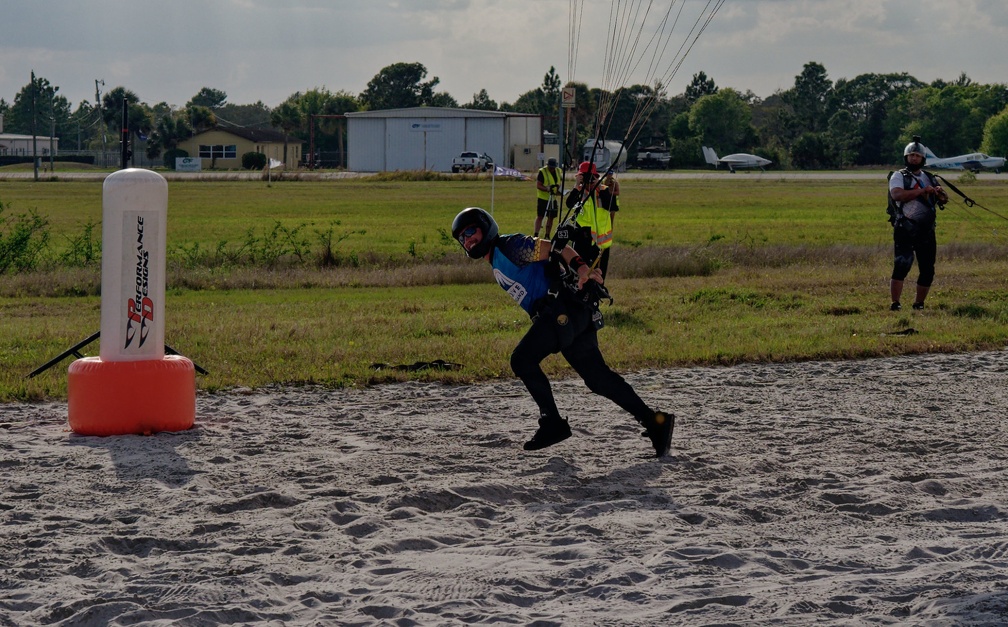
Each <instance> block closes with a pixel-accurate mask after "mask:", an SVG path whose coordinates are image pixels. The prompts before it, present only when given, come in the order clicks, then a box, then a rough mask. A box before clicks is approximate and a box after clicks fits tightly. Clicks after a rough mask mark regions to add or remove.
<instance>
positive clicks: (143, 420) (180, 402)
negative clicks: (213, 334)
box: [67, 355, 196, 435]
mask: <svg viewBox="0 0 1008 627" xmlns="http://www.w3.org/2000/svg"><path fill="white" fill-rule="evenodd" d="M67 401H68V405H69V422H70V428H71V429H73V431H74V433H79V434H81V435H127V434H144V435H147V434H151V433H157V432H158V431H184V430H186V429H189V428H190V427H192V426H193V423H194V422H195V421H196V370H195V367H194V366H193V362H192V361H190V360H189V359H187V358H185V357H182V356H181V355H166V356H165V357H163V358H162V359H147V360H143V361H102V360H101V358H100V357H84V358H82V359H78V360H76V361H74V362H73V363H71V364H70V371H69V376H68V378H67Z"/></svg>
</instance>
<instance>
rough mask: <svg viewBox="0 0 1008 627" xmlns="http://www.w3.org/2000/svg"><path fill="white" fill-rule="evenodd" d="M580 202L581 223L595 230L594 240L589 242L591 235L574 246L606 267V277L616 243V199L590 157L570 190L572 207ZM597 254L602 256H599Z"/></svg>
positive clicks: (570, 205) (582, 165)
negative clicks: (613, 244) (610, 209)
mask: <svg viewBox="0 0 1008 627" xmlns="http://www.w3.org/2000/svg"><path fill="white" fill-rule="evenodd" d="M578 202H582V203H583V204H582V205H581V212H580V213H579V214H578V216H577V223H578V226H581V227H583V228H584V229H586V230H590V231H591V242H586V241H585V240H586V239H587V238H584V239H578V240H577V241H575V243H574V249H575V250H577V252H578V254H580V255H581V256H583V257H586V258H588V259H590V260H591V263H592V265H593V266H595V267H597V268H598V269H599V270H601V271H602V280H603V281H604V280H605V277H606V274H607V273H608V271H609V249H610V248H611V247H612V243H613V230H612V213H611V212H610V211H609V210H608V209H607V207H610V206H611V205H612V202H613V200H612V192H611V191H610V190H609V189H608V188H606V189H602V187H601V186H600V185H599V174H598V170H597V169H596V168H595V164H594V163H590V162H588V161H584V162H582V163H581V165H580V166H578V174H577V181H576V184H575V186H574V189H572V190H571V193H569V194H567V201H566V203H567V207H568V208H574V207H575V206H576V205H577V204H578ZM589 249H590V250H591V252H589ZM596 256H598V257H599V258H598V259H597V260H596Z"/></svg>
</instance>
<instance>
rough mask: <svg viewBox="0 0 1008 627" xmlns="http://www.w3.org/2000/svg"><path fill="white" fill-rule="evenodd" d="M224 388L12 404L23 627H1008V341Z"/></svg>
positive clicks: (10, 475)
mask: <svg viewBox="0 0 1008 627" xmlns="http://www.w3.org/2000/svg"><path fill="white" fill-rule="evenodd" d="M627 379H628V380H629V381H631V383H633V384H634V385H635V386H636V387H637V388H638V390H639V391H640V392H641V394H642V396H644V398H645V399H646V400H647V401H649V402H650V403H652V404H653V405H655V406H658V407H660V408H663V409H669V410H672V411H674V412H675V413H676V415H677V426H676V436H675V439H674V441H673V453H672V455H671V456H670V457H668V458H666V459H664V460H656V459H654V458H653V457H651V452H650V446H649V444H648V442H647V440H646V439H644V438H642V437H641V436H640V429H639V428H637V427H636V426H635V424H634V423H633V422H632V420H631V419H630V418H629V417H628V416H627V415H625V414H622V413H621V412H619V410H618V409H616V408H615V407H614V406H612V405H610V404H609V402H608V401H606V400H604V399H601V398H598V397H595V396H592V395H590V394H588V393H587V392H586V391H585V389H584V387H583V384H581V383H580V382H579V381H576V380H564V381H560V382H558V383H557V386H556V391H557V396H558V399H559V402H560V405H561V407H562V408H563V409H564V410H565V412H566V413H567V415H568V416H569V417H570V422H571V425H572V427H573V428H574V431H575V434H574V437H573V438H571V439H569V440H567V441H566V442H563V443H561V444H558V445H556V446H554V447H552V448H549V449H546V450H544V451H540V452H537V453H525V452H523V451H522V450H521V443H522V442H523V441H524V440H525V439H526V438H527V437H528V436H529V435H530V434H531V433H532V431H533V429H534V420H533V406H532V403H531V401H530V400H529V399H528V397H527V396H526V394H525V392H524V389H523V388H522V387H521V385H520V383H518V382H515V381H502V382H491V383H486V384H480V385H472V386H444V385H439V384H427V383H407V384H396V385H388V386H380V387H375V388H371V389H366V390H346V391H326V390H321V389H314V388H283V389H269V390H257V391H249V390H236V391H233V392H229V393H218V394H201V395H200V396H199V398H198V401H197V414H196V416H197V418H196V423H197V424H196V427H195V428H193V429H192V430H190V431H186V432H182V433H174V434H169V433H162V434H158V435H155V436H150V437H144V436H124V437H108V438H96V437H84V436H78V435H75V434H73V433H71V432H69V431H68V428H67V426H66V405H65V403H64V404H60V403H55V404H41V405H20V404H15V405H0V441H2V443H3V445H2V458H0V476H2V498H0V624H2V625H43V624H45V625H106V624H108V625H135V624H144V625H149V624H154V625H169V624H171V625H218V624H257V625H258V624H270V625H461V624H521V625H526V624H537V625H553V624H556V625H561V624H563V625H656V624H675V625H709V624H774V625H812V624H845V625H848V624H894V625H895V624H899V625H903V624H914V625H922V624H924V625H926V624H933V625H950V624H953V625H954V624H962V625H1003V624H1005V623H1006V622H1008V511H1006V510H1008V472H1006V470H1008V469H1006V465H1008V438H1006V430H1008V427H1006V425H1005V416H1006V414H1008V351H999V352H988V353H976V354H967V355H927V356H914V357H900V358H891V359H874V360H867V361H845V362H813V363H801V364H786V365H745V366H739V367H731V368H690V369H676V370H662V371H646V372H639V373H633V374H628V375H627Z"/></svg>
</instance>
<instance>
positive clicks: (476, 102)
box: [462, 89, 497, 111]
mask: <svg viewBox="0 0 1008 627" xmlns="http://www.w3.org/2000/svg"><path fill="white" fill-rule="evenodd" d="M462 107H463V108H464V109H476V110H478V111H496V110H497V103H496V102H494V101H493V99H492V98H490V94H488V93H487V90H486V89H481V90H479V93H477V94H473V98H472V101H471V102H467V103H465V104H464V105H462Z"/></svg>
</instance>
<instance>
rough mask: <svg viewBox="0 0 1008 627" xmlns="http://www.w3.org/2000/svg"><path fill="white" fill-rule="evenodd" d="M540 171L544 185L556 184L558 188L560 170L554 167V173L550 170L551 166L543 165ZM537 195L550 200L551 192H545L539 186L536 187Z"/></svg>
mask: <svg viewBox="0 0 1008 627" xmlns="http://www.w3.org/2000/svg"><path fill="white" fill-rule="evenodd" d="M539 171H540V172H542V175H543V185H545V186H546V187H547V188H550V187H553V186H554V185H556V186H557V188H559V187H560V172H559V171H557V170H556V168H554V172H553V173H552V174H551V173H550V171H549V166H543V167H541V168H539ZM536 195H537V196H538V197H539V199H540V200H549V197H550V194H549V192H544V191H543V190H541V189H539V188H538V187H536Z"/></svg>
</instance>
